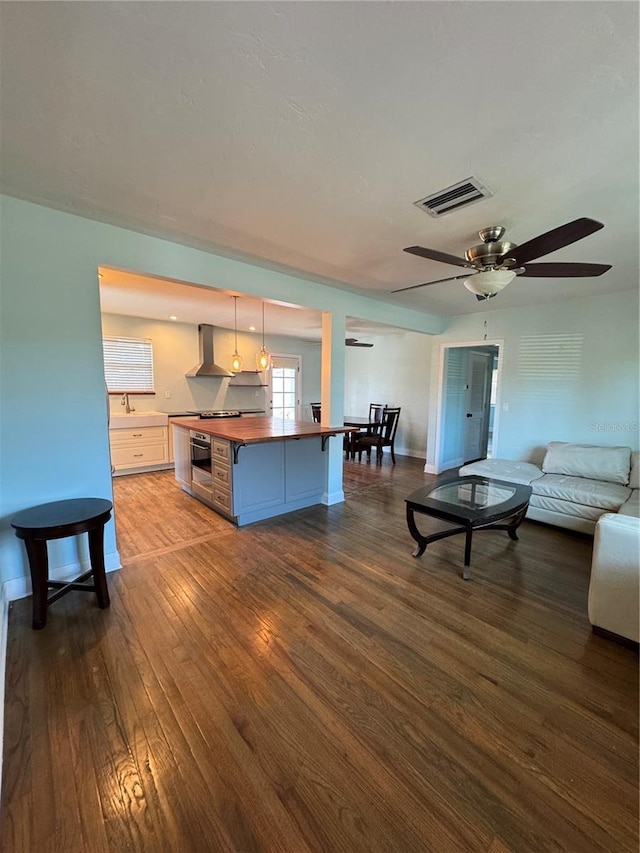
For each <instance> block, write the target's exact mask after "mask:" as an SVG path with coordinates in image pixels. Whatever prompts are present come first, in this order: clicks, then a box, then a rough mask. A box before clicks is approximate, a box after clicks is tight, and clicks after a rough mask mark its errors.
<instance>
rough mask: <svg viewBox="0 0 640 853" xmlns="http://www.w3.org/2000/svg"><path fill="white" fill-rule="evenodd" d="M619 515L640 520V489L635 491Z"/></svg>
mask: <svg viewBox="0 0 640 853" xmlns="http://www.w3.org/2000/svg"><path fill="white" fill-rule="evenodd" d="M618 515H630V516H631V517H632V518H640V489H633V491H632V492H631V496H630V497H629V499H628V500H627V501H625V502H624V503H623V504H622V506H621V507H620V509H619V510H618Z"/></svg>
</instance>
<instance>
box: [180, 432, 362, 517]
mask: <svg viewBox="0 0 640 853" xmlns="http://www.w3.org/2000/svg"><path fill="white" fill-rule="evenodd" d="M172 429H173V431H174V438H173V446H174V455H175V463H176V480H178V482H179V483H180V484H181V486H182V488H183V489H184V490H185V491H186V492H188V493H189V494H190V495H192V496H193V497H195V498H197V499H198V500H200V501H202V502H203V503H205V504H206V505H207V506H209V507H211V508H212V509H214V510H216V512H219V513H220V514H221V515H224V516H225V517H226V518H228V519H229V520H230V521H233V522H235V523H236V524H237V525H238V526H242V525H244V524H250V523H251V522H254V521H261V520H262V519H265V518H271V517H272V516H275V515H282V514H283V513H286V512H292V511H293V510H296V509H303V508H304V507H308V506H313V505H314V504H319V503H323V497H324V496H325V494H326V488H327V465H326V455H325V453H324V452H323V451H324V450H325V449H326V443H327V442H328V441H329V440H330V439H331V437H332V436H337V435H342V433H345V432H351V431H353V428H350V427H322V426H320V424H316V423H308V422H306V421H286V420H282V419H280V418H249V419H247V420H244V419H243V418H228V419H212V420H201V419H199V418H193V419H189V420H187V419H184V420H180V421H175V422H174V423H173V424H172Z"/></svg>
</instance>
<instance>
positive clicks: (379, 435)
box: [356, 406, 400, 465]
mask: <svg viewBox="0 0 640 853" xmlns="http://www.w3.org/2000/svg"><path fill="white" fill-rule="evenodd" d="M399 417H400V407H399V406H398V407H395V408H392V407H390V406H385V408H384V410H383V412H382V420H381V422H380V427H379V430H378V432H376V433H372V434H365V435H358V436H356V447H357V450H358V461H359V462H360V461H362V451H363V450H366V451H367V458H368V459H371V448H372V447H375V448H376V462H377V464H378V465H382V452H383V451H382V448H383V447H388V448H389V449H390V451H391V459H392V461H393V464H394V465H395V464H396V456H395V452H394V451H395V440H396V431H397V429H398V419H399Z"/></svg>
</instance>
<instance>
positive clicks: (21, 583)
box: [3, 551, 121, 602]
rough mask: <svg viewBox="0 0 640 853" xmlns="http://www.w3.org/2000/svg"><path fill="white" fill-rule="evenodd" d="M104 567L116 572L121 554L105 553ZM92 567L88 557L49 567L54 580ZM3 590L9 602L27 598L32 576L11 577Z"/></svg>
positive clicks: (59, 579) (70, 577) (79, 573)
mask: <svg viewBox="0 0 640 853" xmlns="http://www.w3.org/2000/svg"><path fill="white" fill-rule="evenodd" d="M104 567H105V570H106V571H107V572H115V571H116V570H117V569H120V568H121V563H120V555H119V554H118V552H117V551H112V552H111V553H110V554H105V556H104ZM90 568H91V564H90V563H89V560H88V559H87V560H83V561H82V563H80V562H75V563H68V564H67V565H66V566H58V567H57V568H55V569H49V577H50V578H51V580H54V581H70V580H73V579H74V578H76V577H78V575H81V574H82V573H83V572H88V571H89V569H90ZM3 592H4V596H5V600H6V601H7V602H9V601H17V600H18V599H20V598H26V597H27V596H28V595H31V578H30V577H29V576H28V575H23V576H22V577H20V578H11V580H8V581H5V582H4V585H3Z"/></svg>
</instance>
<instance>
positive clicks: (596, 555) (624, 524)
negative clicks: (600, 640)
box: [589, 513, 640, 643]
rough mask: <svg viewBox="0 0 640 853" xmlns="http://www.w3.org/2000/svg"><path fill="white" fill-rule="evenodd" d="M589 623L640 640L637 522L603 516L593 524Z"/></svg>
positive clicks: (639, 530) (639, 531)
mask: <svg viewBox="0 0 640 853" xmlns="http://www.w3.org/2000/svg"><path fill="white" fill-rule="evenodd" d="M589 621H590V622H591V624H592V625H594V626H596V627H598V628H604V629H605V630H606V631H611V632H612V633H614V634H618V635H619V636H621V637H626V638H627V639H629V640H633V641H634V642H636V643H637V642H638V641H639V640H640V519H638V518H633V517H632V516H621V515H617V514H614V513H605V514H604V515H602V516H601V517H600V518H599V520H598V523H597V524H596V530H595V535H594V539H593V557H592V561H591V580H590V583H589Z"/></svg>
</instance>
